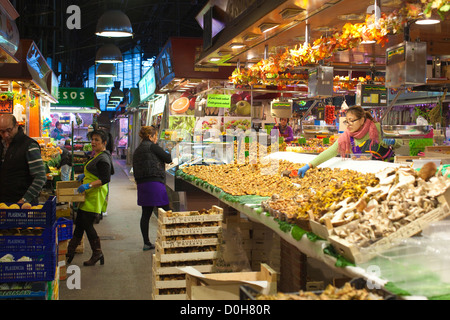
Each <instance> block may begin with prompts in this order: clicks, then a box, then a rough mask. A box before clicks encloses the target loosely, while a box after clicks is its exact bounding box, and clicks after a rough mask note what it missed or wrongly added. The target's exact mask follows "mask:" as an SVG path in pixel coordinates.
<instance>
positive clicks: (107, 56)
mask: <svg viewBox="0 0 450 320" xmlns="http://www.w3.org/2000/svg"><path fill="white" fill-rule="evenodd" d="M121 62H123V58H122V53H121V52H120V49H119V48H118V47H117V46H115V45H114V44H111V43H108V44H105V45H103V46H101V47H100V48H99V49H98V50H97V54H96V55H95V63H121Z"/></svg>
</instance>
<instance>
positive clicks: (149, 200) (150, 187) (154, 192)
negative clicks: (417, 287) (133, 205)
mask: <svg viewBox="0 0 450 320" xmlns="http://www.w3.org/2000/svg"><path fill="white" fill-rule="evenodd" d="M137 203H138V206H141V207H150V206H153V207H161V206H165V205H168V204H169V197H168V196H167V191H166V186H165V184H164V183H161V182H158V181H149V182H143V183H139V184H138V185H137Z"/></svg>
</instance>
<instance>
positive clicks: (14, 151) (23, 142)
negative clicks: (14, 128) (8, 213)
mask: <svg viewBox="0 0 450 320" xmlns="http://www.w3.org/2000/svg"><path fill="white" fill-rule="evenodd" d="M32 143H35V144H36V145H37V146H38V147H39V144H38V143H37V142H36V141H35V140H34V139H32V138H30V137H28V136H27V135H25V133H24V132H23V129H22V128H21V127H19V131H18V132H17V134H16V135H15V136H14V139H13V140H12V141H11V144H10V145H9V148H8V150H7V151H6V154H5V158H4V159H2V162H1V163H0V201H1V202H9V203H13V202H18V201H19V200H20V199H21V198H22V197H23V195H24V194H25V192H26V191H27V190H28V188H29V187H30V185H31V184H32V182H33V177H32V176H31V174H30V170H29V167H28V161H27V156H26V154H27V152H28V147H29V146H30V144H32ZM3 149H4V146H3V143H1V141H0V157H1V155H2V154H3ZM34 200H35V199H34Z"/></svg>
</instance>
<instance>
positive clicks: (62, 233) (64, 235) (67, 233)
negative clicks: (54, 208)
mask: <svg viewBox="0 0 450 320" xmlns="http://www.w3.org/2000/svg"><path fill="white" fill-rule="evenodd" d="M56 224H57V227H58V241H63V240H68V239H72V235H73V221H72V220H70V219H66V218H59V219H58V221H57V222H56Z"/></svg>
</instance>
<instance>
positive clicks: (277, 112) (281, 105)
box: [271, 101, 292, 118]
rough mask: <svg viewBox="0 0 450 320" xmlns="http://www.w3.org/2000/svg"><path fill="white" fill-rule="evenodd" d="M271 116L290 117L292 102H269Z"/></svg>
mask: <svg viewBox="0 0 450 320" xmlns="http://www.w3.org/2000/svg"><path fill="white" fill-rule="evenodd" d="M271 113H272V117H276V118H291V117H292V102H274V101H272V104H271Z"/></svg>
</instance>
